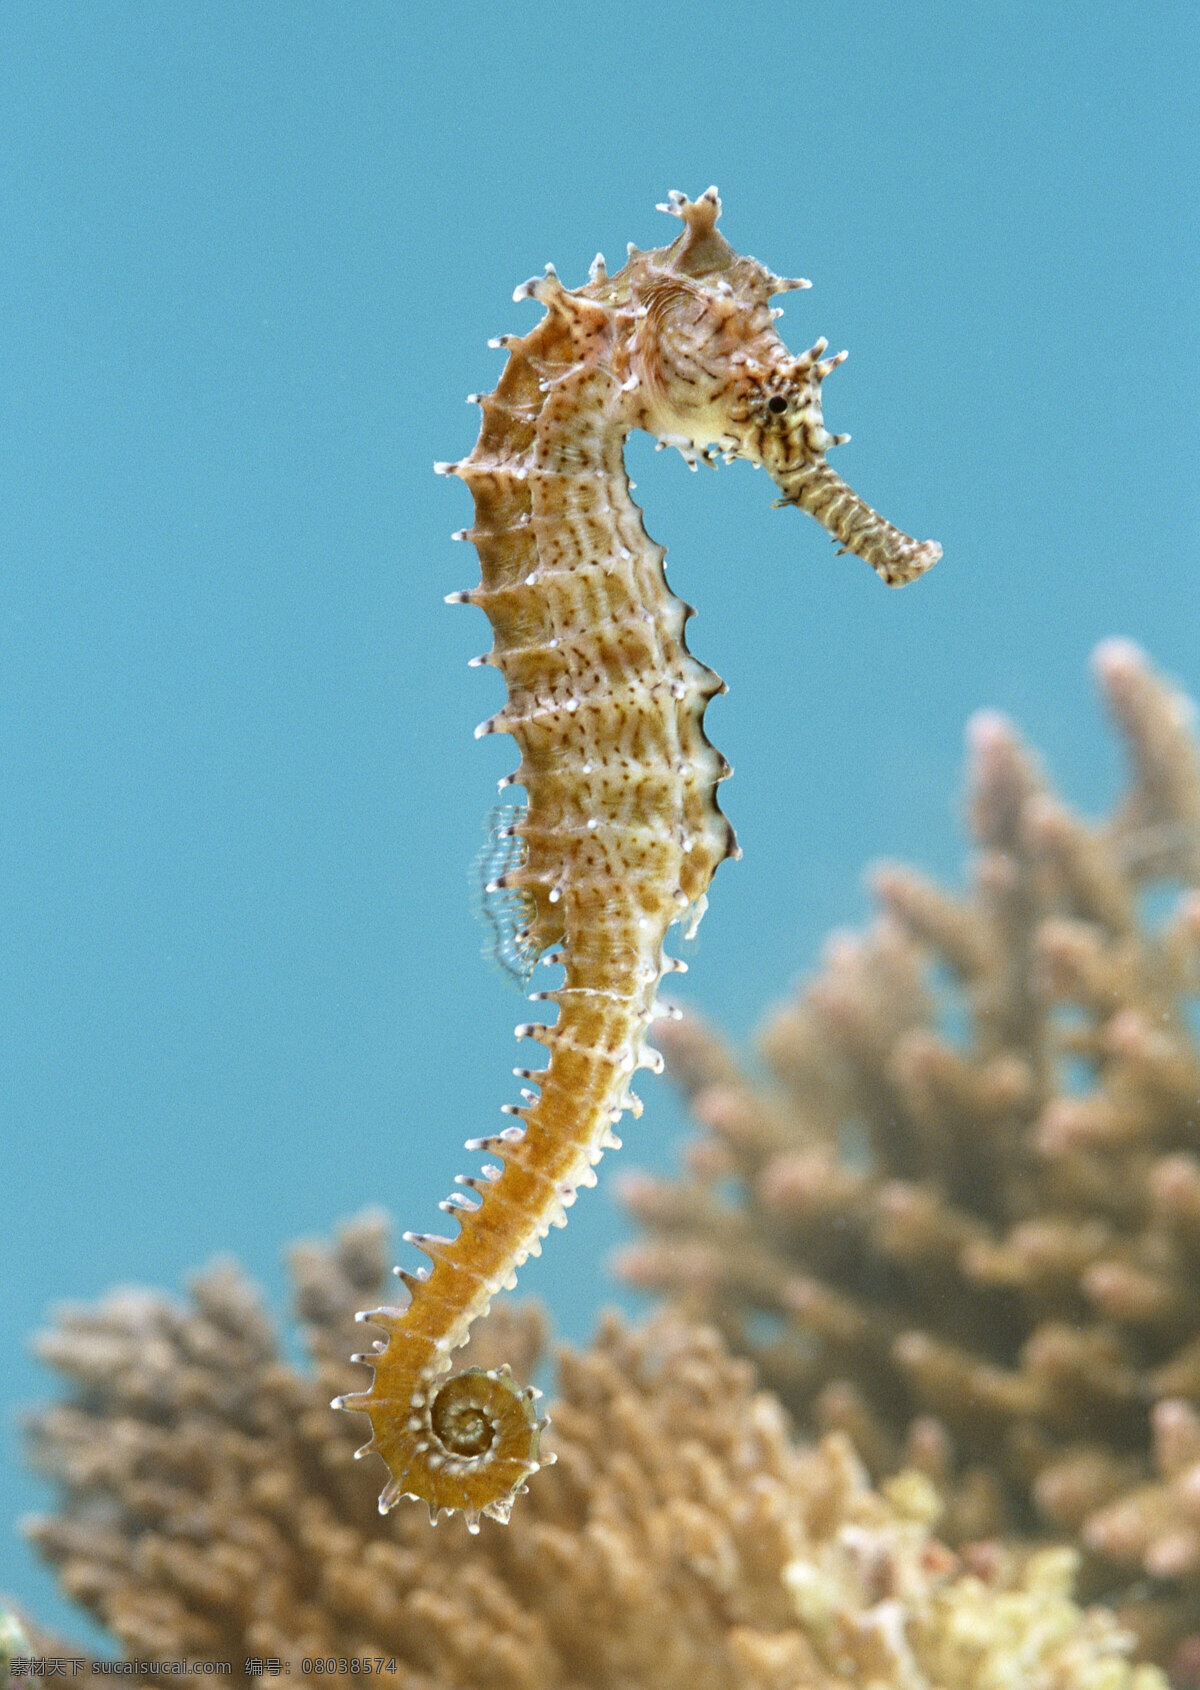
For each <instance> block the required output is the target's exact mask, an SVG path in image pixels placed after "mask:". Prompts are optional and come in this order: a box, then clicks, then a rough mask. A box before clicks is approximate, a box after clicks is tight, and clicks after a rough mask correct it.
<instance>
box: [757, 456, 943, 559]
mask: <svg viewBox="0 0 1200 1690" xmlns="http://www.w3.org/2000/svg"><path fill="white" fill-rule="evenodd" d="M776 485H777V486H778V488H779V491H780V493H781V494H782V495H783V497H782V498H781V499H779V500H778V501H777V503H778V504H780V505H798V506H799V507H800V509H801V510H804V511H807V512H808V514H809V515H810V516H813V517H815V518H816V519H817V521H818V522H819V523H820V524H821V526H822V528H824V529H826V530H827V531H828V532H829V533H830V534H832V535H833V537H834V539H835V540H840V541H841V549H842V551H845V552H853V553H854V555H855V557H861V558H863V559H864V560H865V561H866V562H867V563H869V564H870V565H871V568H872V569H873V570H874V571H875V572H876V574H877V575H879V576H880V577H881V578H882V579H883V580H884V581H886V582H887V584H888V586H889V587H903V586H906V585H907V584H908V582H909V581H915V580H916V579H917V577H918V575H924V573H925V571H926V570H927V569H931V568H932V567H933V565H934V564H935V563H936V562H937V560H938V559H939V558H940V557H941V555H942V548H941V546H940V545H939V544H938V542H937V541H936V540H914V539H913V538H912V536H911V535H909V534H905V533H904V532H903V531H902V530H901V529H899V528H895V527H893V526H892V524H891V523H890V522H888V521H887V520H886V518H884V517H882V516H880V514H879V512H878V511H877V510H874V509H873V508H872V507H871V506H870V505H869V504H867V502H866V500H865V499H861V498H860V497H859V496H858V494H857V493H856V492H855V491H854V489H853V488H852V487H848V486H847V485H846V483H845V482H844V481H843V480H842V478H841V476H840V475H839V474H838V473H837V471H836V470H835V469H831V468H830V466H829V463H828V462H827V460H826V459H825V458H824V457H820V458H816V459H814V460H813V461H811V462H809V463H806V464H803V465H802V466H801V467H800V468H798V469H791V470H787V471H786V472H783V473H781V474H780V475H779V476H777V477H776Z"/></svg>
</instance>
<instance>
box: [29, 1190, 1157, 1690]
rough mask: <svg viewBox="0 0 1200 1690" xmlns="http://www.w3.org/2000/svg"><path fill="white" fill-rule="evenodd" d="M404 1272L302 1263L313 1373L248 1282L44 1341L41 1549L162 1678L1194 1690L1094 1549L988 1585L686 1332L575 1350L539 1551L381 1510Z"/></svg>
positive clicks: (100, 1320)
mask: <svg viewBox="0 0 1200 1690" xmlns="http://www.w3.org/2000/svg"><path fill="white" fill-rule="evenodd" d="M385 1260H386V1240H385V1237H384V1229H383V1226H382V1224H381V1222H380V1221H379V1219H378V1217H367V1218H365V1219H362V1220H360V1221H358V1222H356V1223H353V1224H352V1225H350V1226H349V1227H347V1228H346V1229H344V1230H343V1232H342V1233H341V1235H340V1237H339V1239H338V1241H337V1243H336V1245H335V1247H334V1248H332V1249H328V1248H323V1247H321V1246H318V1245H306V1246H302V1247H301V1248H300V1249H298V1250H296V1251H295V1252H294V1253H293V1256H292V1267H293V1273H294V1275H295V1277H296V1281H297V1286H298V1293H299V1296H298V1301H299V1306H300V1311H301V1313H302V1315H303V1317H304V1320H305V1322H306V1330H307V1340H308V1349H309V1353H310V1356H311V1357H312V1360H313V1369H312V1371H311V1373H309V1374H307V1375H304V1374H301V1373H300V1372H299V1371H297V1370H296V1369H294V1368H293V1367H291V1366H290V1365H289V1364H288V1363H287V1362H286V1361H284V1360H283V1359H282V1358H281V1355H280V1352H279V1348H278V1344H277V1341H276V1339H275V1337H274V1335H273V1333H272V1331H271V1328H270V1325H269V1323H268V1321H267V1318H266V1316H265V1314H264V1311H263V1308H262V1306H261V1304H260V1302H259V1300H258V1298H257V1296H256V1294H255V1292H254V1290H253V1288H252V1287H251V1286H249V1285H248V1284H247V1282H246V1281H245V1280H244V1279H243V1278H242V1277H241V1275H240V1274H239V1273H238V1272H237V1271H236V1269H234V1268H232V1267H229V1266H222V1267H218V1268H216V1269H214V1270H210V1271H209V1272H208V1273H206V1274H204V1275H202V1276H201V1277H200V1278H198V1279H197V1280H196V1281H195V1284H194V1286H193V1289H192V1302H191V1305H190V1306H180V1305H178V1304H175V1303H172V1302H169V1301H167V1300H166V1299H165V1298H162V1297H159V1296H157V1295H153V1294H149V1293H144V1292H132V1291H124V1292H117V1293H114V1294H113V1295H112V1296H111V1297H109V1298H108V1299H107V1300H106V1301H105V1302H103V1303H101V1304H100V1305H99V1306H97V1307H96V1308H91V1309H88V1308H76V1309H69V1310H66V1311H64V1313H63V1314H62V1315H61V1317H60V1320H59V1323H58V1325H57V1327H56V1328H55V1329H54V1330H53V1331H52V1332H51V1333H50V1334H49V1335H47V1336H46V1337H44V1338H43V1339H42V1340H41V1343H40V1349H41V1352H42V1354H43V1356H44V1357H45V1358H46V1359H47V1361H49V1362H50V1363H51V1365H53V1366H54V1367H55V1368H56V1369H57V1370H58V1371H59V1372H60V1373H62V1374H63V1375H64V1376H65V1378H66V1379H67V1380H68V1381H69V1383H70V1388H71V1389H70V1397H69V1400H68V1401H67V1402H65V1403H60V1404H57V1405H55V1406H52V1407H49V1408H44V1409H42V1410H41V1411H40V1412H39V1413H38V1414H37V1415H36V1416H35V1417H34V1419H33V1422H32V1427H31V1438H32V1446H33V1450H34V1454H35V1457H36V1459H37V1462H38V1465H39V1466H40V1467H42V1468H43V1469H44V1470H45V1471H46V1472H47V1473H49V1474H50V1475H51V1477H52V1478H53V1479H54V1480H55V1481H56V1482H57V1483H58V1485H59V1486H60V1487H61V1490H62V1496H63V1505H62V1511H61V1512H60V1513H59V1514H58V1515H56V1516H54V1517H52V1518H49V1519H43V1520H40V1521H38V1522H36V1523H35V1524H34V1526H33V1527H32V1533H33V1536H34V1539H35V1541H36V1542H37V1543H38V1545H39V1546H40V1548H41V1549H42V1551H43V1553H44V1554H46V1555H47V1556H48V1557H49V1558H50V1559H51V1560H52V1561H53V1562H54V1563H55V1564H56V1565H57V1567H58V1568H59V1570H60V1576H61V1578H62V1582H63V1585H64V1587H65V1589H66V1590H67V1591H68V1592H69V1593H70V1594H71V1595H73V1596H74V1597H75V1598H76V1599H77V1600H79V1601H81V1602H83V1603H84V1604H85V1605H86V1606H87V1607H88V1608H90V1609H91V1610H92V1612H93V1613H95V1614H96V1615H97V1616H98V1617H99V1618H101V1619H102V1620H103V1621H104V1622H105V1623H106V1624H107V1625H108V1626H109V1627H110V1628H111V1629H112V1630H113V1631H114V1632H115V1633H116V1635H117V1636H118V1638H119V1639H120V1641H121V1642H122V1644H123V1645H124V1647H125V1648H126V1650H127V1651H129V1652H130V1654H131V1655H132V1656H134V1657H145V1658H149V1659H159V1660H165V1659H179V1658H185V1657H190V1658H193V1659H197V1658H204V1659H226V1660H230V1661H232V1662H233V1664H234V1669H235V1673H238V1672H240V1671H241V1670H242V1668H243V1663H244V1662H246V1660H247V1658H248V1657H251V1658H253V1657H260V1658H263V1657H270V1656H273V1655H276V1656H279V1657H280V1658H281V1660H282V1661H284V1662H287V1663H290V1664H291V1667H292V1670H293V1673H294V1674H295V1675H299V1673H300V1672H302V1670H303V1669H302V1667H301V1666H300V1663H301V1662H302V1661H303V1659H304V1657H305V1656H318V1657H323V1658H326V1659H327V1658H329V1657H334V1658H338V1659H346V1660H350V1659H355V1658H357V1659H359V1660H361V1659H363V1658H369V1659H372V1660H376V1659H383V1660H385V1661H393V1662H394V1669H393V1670H392V1672H391V1673H390V1675H389V1676H390V1677H391V1678H392V1681H393V1682H396V1683H399V1684H401V1685H403V1686H406V1687H408V1690H476V1687H478V1690H484V1687H485V1686H486V1687H487V1690H589V1687H604V1690H799V1687H803V1690H833V1686H835V1685H836V1686H839V1687H844V1686H845V1685H846V1684H847V1683H848V1682H851V1683H854V1684H856V1685H860V1686H863V1687H870V1690H932V1687H933V1686H937V1687H938V1690H968V1686H970V1687H971V1690H1009V1687H1010V1686H1011V1687H1012V1690H1017V1687H1018V1686H1020V1687H1022V1690H1024V1687H1029V1690H1164V1681H1163V1680H1162V1678H1161V1676H1160V1675H1159V1674H1158V1673H1157V1671H1156V1670H1155V1669H1153V1668H1135V1667H1133V1666H1131V1665H1130V1664H1129V1661H1128V1649H1129V1642H1130V1640H1129V1638H1128V1637H1126V1636H1123V1635H1122V1633H1121V1632H1120V1631H1119V1630H1118V1628H1117V1626H1116V1624H1115V1622H1114V1620H1113V1618H1112V1616H1111V1615H1109V1614H1108V1613H1107V1612H1105V1611H1104V1610H1101V1609H1096V1610H1094V1611H1092V1612H1090V1613H1086V1614H1085V1613H1083V1612H1082V1611H1081V1610H1080V1609H1079V1608H1078V1607H1077V1606H1076V1605H1075V1604H1074V1602H1073V1601H1072V1600H1071V1597H1070V1581H1071V1573H1072V1557H1071V1554H1070V1552H1063V1551H1049V1552H1046V1553H1043V1554H1042V1555H1040V1556H1038V1557H1034V1558H1032V1559H1030V1560H1028V1561H1026V1562H1025V1563H1024V1564H1023V1565H1020V1566H1019V1565H1017V1564H1016V1562H1010V1560H1009V1559H1008V1558H1006V1557H1005V1556H1004V1555H1002V1554H999V1553H998V1554H996V1555H994V1556H993V1557H992V1558H991V1561H990V1562H989V1563H988V1564H987V1565H986V1566H985V1565H983V1564H980V1565H979V1566H978V1567H976V1568H974V1569H972V1570H967V1569H965V1568H964V1567H963V1566H962V1565H961V1564H960V1563H959V1561H958V1559H957V1558H956V1557H955V1555H954V1554H953V1553H952V1552H951V1551H949V1550H947V1549H945V1548H944V1547H942V1546H941V1545H940V1544H939V1543H937V1542H936V1541H935V1540H934V1539H933V1538H932V1537H931V1535H930V1529H929V1528H930V1522H931V1519H932V1517H933V1515H934V1513H935V1512H936V1508H937V1502H936V1498H935V1496H934V1492H933V1487H932V1486H931V1485H930V1484H929V1481H928V1480H927V1479H926V1478H925V1477H924V1476H922V1475H920V1474H918V1473H915V1472H909V1473H906V1474H902V1475H900V1476H898V1477H897V1478H896V1479H895V1480H893V1481H891V1482H890V1484H889V1485H888V1487H887V1489H886V1493H881V1492H880V1491H877V1490H874V1489H872V1487H871V1486H870V1484H869V1482H868V1480H867V1477H866V1475H865V1473H864V1471H863V1469H862V1467H861V1466H860V1464H859V1462H858V1460H857V1458H856V1457H855V1456H854V1454H853V1452H852V1450H851V1447H850V1444H849V1441H848V1440H847V1439H846V1438H845V1437H844V1436H843V1435H841V1434H833V1435H831V1436H829V1437H828V1438H826V1439H825V1440H824V1441H823V1442H822V1444H821V1445H820V1446H819V1447H818V1448H815V1449H807V1450H802V1449H797V1448H796V1447H795V1446H794V1445H793V1444H792V1442H791V1441H790V1438H789V1435H788V1430H787V1424H786V1420H785V1417H784V1414H783V1412H782V1410H781V1409H780V1408H779V1406H778V1404H777V1403H776V1402H775V1401H774V1399H772V1398H771V1397H769V1396H767V1395H766V1394H764V1393H761V1392H756V1391H755V1389H754V1388H753V1385H752V1380H751V1369H750V1368H749V1366H748V1365H747V1364H746V1363H745V1362H744V1361H737V1360H732V1359H731V1358H730V1357H729V1356H728V1355H727V1354H726V1353H725V1351H724V1350H723V1348H722V1346H721V1344H720V1342H719V1340H718V1339H717V1337H716V1335H715V1334H713V1333H711V1332H705V1331H702V1330H700V1329H697V1328H694V1327H689V1326H686V1325H683V1324H681V1323H679V1322H678V1321H677V1320H675V1319H673V1318H667V1319H660V1320H659V1321H657V1322H656V1323H654V1324H653V1325H651V1326H649V1327H647V1328H646V1329H644V1330H642V1331H640V1332H630V1331H628V1330H626V1329H624V1328H623V1327H622V1326H621V1325H620V1324H619V1323H618V1322H617V1321H616V1320H609V1321H608V1322H607V1323H606V1324H605V1325H604V1326H603V1328H602V1330H601V1333H600V1336H599V1338H598V1340H597V1342H596V1343H595V1345H594V1346H593V1347H592V1348H590V1349H588V1350H585V1351H583V1352H579V1353H572V1352H569V1351H568V1352H566V1353H564V1354H563V1356H562V1357H561V1359H560V1374H561V1400H560V1402H559V1403H558V1404H557V1406H556V1410H555V1422H554V1441H555V1445H556V1449H557V1454H558V1461H557V1464H556V1465H554V1466H553V1467H551V1468H550V1469H548V1470H547V1471H545V1472H541V1473H539V1474H538V1475H537V1476H536V1479H535V1480H534V1481H533V1482H532V1483H531V1485H530V1494H529V1497H528V1500H527V1506H526V1507H525V1508H524V1509H523V1510H522V1512H521V1516H520V1518H519V1520H518V1521H517V1523H516V1524H514V1525H513V1526H512V1527H510V1528H508V1529H501V1528H500V1527H498V1526H497V1525H495V1524H493V1523H492V1522H491V1521H485V1522H484V1523H483V1526H482V1529H481V1531H480V1534H479V1535H478V1536H477V1537H472V1536H471V1535H470V1533H469V1532H468V1530H467V1527H466V1524H465V1522H464V1521H463V1520H462V1519H461V1517H460V1518H456V1519H452V1520H449V1521H447V1522H444V1523H443V1524H442V1525H441V1526H439V1527H438V1528H437V1530H436V1531H434V1530H432V1529H431V1528H430V1526H429V1524H428V1522H427V1521H426V1520H425V1519H424V1518H422V1517H421V1516H420V1515H419V1514H417V1513H416V1512H415V1511H413V1512H409V1511H404V1512H402V1513H400V1514H394V1515H390V1516H381V1515H380V1514H379V1513H378V1512H377V1511H375V1510H373V1509H371V1508H370V1507H368V1506H367V1505H366V1504H367V1503H368V1500H369V1499H370V1498H371V1496H372V1495H373V1491H374V1489H375V1488H376V1487H377V1485H378V1473H377V1472H372V1471H371V1470H370V1469H371V1468H372V1467H374V1466H375V1465H376V1458H374V1457H372V1458H370V1459H369V1460H367V1461H364V1462H363V1463H361V1464H359V1465H355V1463H354V1461H353V1459H352V1456H353V1450H354V1446H355V1443H356V1441H357V1439H356V1436H355V1431H356V1428H355V1427H354V1425H353V1423H352V1422H351V1421H350V1419H349V1418H348V1417H347V1416H345V1415H337V1414H334V1413H333V1412H331V1410H330V1409H329V1407H328V1406H327V1399H328V1395H329V1391H330V1389H331V1387H332V1386H334V1385H336V1384H338V1383H343V1382H344V1381H342V1380H340V1379H339V1377H338V1374H339V1369H340V1364H339V1363H338V1361H337V1360H336V1358H337V1356H339V1355H340V1354H341V1351H342V1349H343V1346H344V1344H345V1341H346V1329H347V1327H348V1325H349V1323H350V1320H351V1314H352V1311H353V1309H354V1308H355V1306H356V1304H357V1303H358V1302H359V1301H360V1300H361V1297H362V1295H363V1293H364V1292H377V1291H378V1289H379V1280H380V1279H381V1277H382V1270H383V1264H384V1262H385ZM540 1340H541V1331H540V1327H539V1324H538V1321H537V1318H536V1316H532V1315H530V1314H523V1315H521V1314H517V1315H514V1314H505V1312H504V1311H503V1310H498V1311H496V1312H495V1313H493V1315H492V1316H491V1317H490V1318H489V1320H488V1321H487V1322H485V1323H482V1325H481V1327H480V1329H479V1331H478V1333H477V1335H476V1337H475V1338H474V1339H473V1340H472V1352H471V1355H470V1359H471V1360H472V1361H473V1362H475V1363H476V1364H480V1365H486V1364H487V1362H488V1361H489V1359H490V1352H491V1351H492V1350H496V1351H499V1350H501V1349H503V1350H504V1352H505V1353H507V1354H516V1356H517V1357H518V1359H519V1360H521V1361H523V1362H524V1363H525V1364H526V1366H529V1365H531V1364H532V1363H533V1361H534V1359H535V1355H536V1351H537V1349H538V1347H539V1344H540ZM245 1676H247V1677H248V1676H251V1674H250V1672H249V1670H247V1671H246V1674H245Z"/></svg>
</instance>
